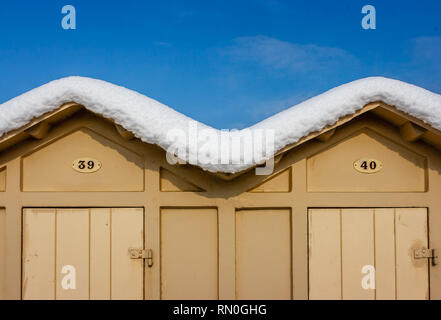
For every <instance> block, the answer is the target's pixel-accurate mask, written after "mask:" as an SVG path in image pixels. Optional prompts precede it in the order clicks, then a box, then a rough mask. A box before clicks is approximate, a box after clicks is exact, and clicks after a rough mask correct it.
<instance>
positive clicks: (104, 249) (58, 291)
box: [22, 208, 144, 300]
mask: <svg viewBox="0 0 441 320" xmlns="http://www.w3.org/2000/svg"><path fill="white" fill-rule="evenodd" d="M131 247H134V248H143V247H144V210H143V209H142V208H101V209H98V208H93V209H24V210H23V274H22V298H23V299H49V300H50V299H69V300H70V299H100V300H102V299H104V300H105V299H143V297H144V261H143V260H132V259H130V257H129V254H128V249H129V248H131Z"/></svg>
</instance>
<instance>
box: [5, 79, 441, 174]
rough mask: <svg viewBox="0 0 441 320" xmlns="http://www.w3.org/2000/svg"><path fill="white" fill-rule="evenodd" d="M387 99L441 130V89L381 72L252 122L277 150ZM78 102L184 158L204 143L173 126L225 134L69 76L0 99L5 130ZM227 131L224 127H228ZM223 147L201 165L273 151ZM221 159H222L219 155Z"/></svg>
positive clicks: (237, 167)
mask: <svg viewBox="0 0 441 320" xmlns="http://www.w3.org/2000/svg"><path fill="white" fill-rule="evenodd" d="M376 101H383V102H385V103H387V104H389V105H392V106H395V107H396V108H397V109H399V110H401V111H403V112H405V113H407V114H409V115H411V116H414V117H416V118H418V119H420V120H422V121H424V122H425V123H427V124H429V125H430V126H432V127H434V128H436V129H438V130H441V95H439V94H435V93H433V92H430V91H427V90H425V89H423V88H420V87H417V86H414V85H411V84H408V83H405V82H401V81H398V80H392V79H387V78H381V77H372V78H366V79H361V80H357V81H354V82H351V83H348V84H345V85H342V86H339V87H336V88H334V89H332V90H329V91H327V92H325V93H323V94H321V95H318V96H316V97H314V98H312V99H309V100H307V101H305V102H303V103H300V104H298V105H296V106H293V107H291V108H289V109H287V110H285V111H282V112H280V113H278V114H276V115H274V116H272V117H270V118H268V119H266V120H264V121H262V122H260V123H258V124H256V125H254V126H252V127H250V128H249V129H251V130H274V131H273V132H274V138H275V140H274V141H275V145H274V150H273V151H274V152H277V151H278V150H280V149H282V148H284V147H285V146H287V145H289V144H292V143H295V142H297V141H298V140H299V139H301V138H302V137H305V136H307V135H308V134H310V133H312V132H316V131H320V130H321V129H323V128H324V127H325V126H327V125H332V124H334V123H335V122H336V121H338V119H340V118H341V117H344V116H346V115H350V114H353V113H355V112H356V111H357V110H359V109H361V108H363V107H364V106H365V105H366V104H368V103H370V102H376ZM67 102H76V103H79V104H81V105H83V106H84V107H86V108H87V109H88V110H90V111H92V112H95V113H97V114H101V115H103V116H104V117H106V118H110V119H113V120H114V121H115V122H116V123H117V124H119V125H121V126H122V127H124V128H125V129H127V130H129V131H131V132H133V133H134V134H135V136H136V137H138V138H140V139H141V140H142V141H144V142H147V143H151V144H157V145H159V146H160V147H162V148H163V149H165V150H168V149H169V148H170V147H172V146H175V147H176V146H177V147H178V149H179V150H180V152H179V153H178V155H179V157H180V158H182V159H187V160H188V159H191V158H192V157H193V158H197V155H198V154H199V155H200V152H201V151H200V148H198V146H197V144H194V143H188V144H187V143H185V142H186V141H173V140H172V139H171V138H170V135H169V133H170V131H171V130H182V131H183V132H185V133H188V134H190V135H191V132H190V131H191V129H189V128H192V125H193V128H194V126H196V127H197V129H198V133H197V137H196V138H197V140H198V141H199V142H201V144H203V142H204V141H205V137H203V136H204V134H201V130H204V129H205V133H206V132H210V133H212V134H216V135H219V136H220V135H221V131H219V130H217V129H214V128H211V127H209V126H206V125H204V124H202V123H200V122H195V120H193V119H191V118H189V117H187V116H185V115H183V114H181V113H179V112H177V111H175V110H173V109H171V108H169V107H167V106H166V105H164V104H161V103H160V102H158V101H155V100H153V99H151V98H148V97H146V96H144V95H142V94H139V93H137V92H135V91H132V90H129V89H126V88H124V87H120V86H117V85H114V84H111V83H108V82H105V81H101V80H96V79H90V78H83V77H68V78H63V79H60V80H55V81H52V82H49V83H47V84H45V85H43V86H41V87H38V88H36V89H33V90H31V91H29V92H26V93H24V94H22V95H20V96H18V97H16V98H14V99H11V100H9V101H7V102H5V103H3V104H1V105H0V136H1V135H3V134H5V133H7V132H9V131H11V130H13V129H17V128H20V127H22V126H24V125H26V124H27V123H29V122H30V121H31V120H32V119H33V118H35V117H38V116H41V115H42V114H44V113H46V112H50V111H52V110H55V109H57V108H59V107H60V106H61V105H62V104H64V103H67ZM246 131H247V130H245V129H244V130H239V131H229V132H227V133H226V134H227V138H228V139H229V140H230V141H231V139H233V137H238V136H239V137H240V138H241V139H242V137H243V136H244V134H245V133H246ZM223 134H225V131H224V132H223ZM219 150H224V149H222V148H221V147H219V146H218V145H216V144H209V145H208V146H207V144H205V146H204V154H205V156H206V157H208V158H210V159H211V161H209V163H207V161H199V160H198V162H197V163H194V164H197V165H198V166H200V167H201V168H203V169H204V170H208V171H211V172H225V173H235V172H239V171H242V170H244V169H247V168H250V167H253V166H254V165H256V164H258V163H261V162H262V161H264V160H266V159H267V158H268V157H269V156H271V154H272V153H273V151H271V154H270V155H265V154H259V155H258V156H257V157H255V158H254V159H253V161H252V162H251V163H239V164H221V162H220V157H221V154H222V152H221V151H219ZM218 160H219V161H218Z"/></svg>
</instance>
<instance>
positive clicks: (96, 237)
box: [90, 208, 110, 300]
mask: <svg viewBox="0 0 441 320" xmlns="http://www.w3.org/2000/svg"><path fill="white" fill-rule="evenodd" d="M90 299H91V300H109V299H110V209H108V208H105V209H90Z"/></svg>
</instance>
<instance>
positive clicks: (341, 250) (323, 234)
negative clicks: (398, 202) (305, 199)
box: [309, 208, 429, 300]
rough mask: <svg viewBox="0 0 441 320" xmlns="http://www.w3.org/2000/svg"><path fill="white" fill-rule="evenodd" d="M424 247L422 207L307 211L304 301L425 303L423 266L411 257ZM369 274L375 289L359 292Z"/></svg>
mask: <svg viewBox="0 0 441 320" xmlns="http://www.w3.org/2000/svg"><path fill="white" fill-rule="evenodd" d="M427 245H428V233H427V209H425V208H407V209H400V208H397V209H312V210H310V211H309V286H310V288H309V297H310V299H363V300H366V299H428V298H429V266H428V261H427V259H423V260H415V259H414V258H413V250H414V249H415V248H422V247H424V248H427ZM364 266H368V269H367V270H364V273H362V269H363V267H364ZM370 266H372V267H373V268H374V272H372V271H368V270H369V268H370ZM370 274H372V275H373V276H374V278H371V279H375V280H374V281H375V288H374V289H373V288H363V286H362V280H363V278H364V279H367V278H366V277H367V276H368V275H370Z"/></svg>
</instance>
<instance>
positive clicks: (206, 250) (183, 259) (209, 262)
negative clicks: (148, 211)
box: [160, 208, 219, 300]
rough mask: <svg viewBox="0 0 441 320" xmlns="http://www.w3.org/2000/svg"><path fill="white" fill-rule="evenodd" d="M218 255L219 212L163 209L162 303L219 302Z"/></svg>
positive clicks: (213, 210)
mask: <svg viewBox="0 0 441 320" xmlns="http://www.w3.org/2000/svg"><path fill="white" fill-rule="evenodd" d="M218 252H219V251H218V218H217V210H216V209H178V208H177V209H162V210H161V258H160V259H161V299H164V300H176V299H185V300H193V299H201V300H215V299H218V297H219V289H218V287H219V286H218V278H219V276H218V268H219V267H218V265H219V264H218Z"/></svg>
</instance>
